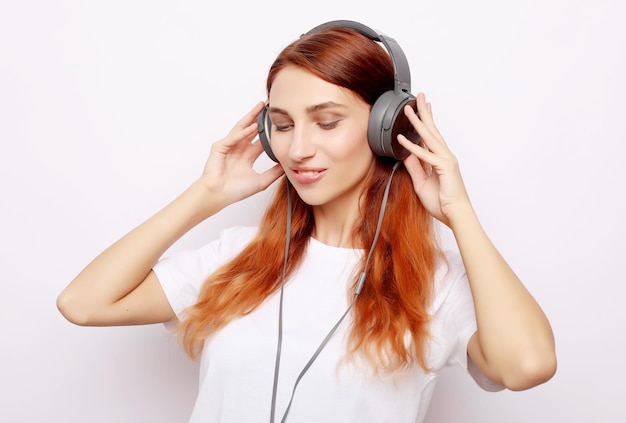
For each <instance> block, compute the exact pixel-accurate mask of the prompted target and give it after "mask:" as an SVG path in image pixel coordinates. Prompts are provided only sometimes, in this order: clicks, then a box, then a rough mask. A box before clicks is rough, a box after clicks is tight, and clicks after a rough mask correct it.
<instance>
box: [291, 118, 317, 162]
mask: <svg viewBox="0 0 626 423" xmlns="http://www.w3.org/2000/svg"><path fill="white" fill-rule="evenodd" d="M291 133H292V138H291V143H290V144H289V157H290V158H291V159H292V160H293V161H296V162H301V161H303V160H306V159H307V158H309V157H312V156H313V155H315V150H316V147H315V144H314V143H313V141H312V139H311V134H310V133H309V131H307V129H306V128H305V127H303V126H302V125H301V126H299V127H297V126H296V127H294V129H293V131H292V132H291Z"/></svg>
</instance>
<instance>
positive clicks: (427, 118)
mask: <svg viewBox="0 0 626 423" xmlns="http://www.w3.org/2000/svg"><path fill="white" fill-rule="evenodd" d="M416 103H417V114H418V116H419V119H420V120H421V121H422V122H424V125H426V127H427V128H428V130H429V131H430V132H431V133H432V134H433V135H435V137H436V138H437V140H438V141H440V142H441V143H443V144H445V143H446V141H445V139H444V138H443V136H441V133H440V132H439V128H437V125H435V120H434V118H433V108H432V105H431V104H430V103H427V102H426V95H425V94H424V93H419V94H418V95H417V100H416Z"/></svg>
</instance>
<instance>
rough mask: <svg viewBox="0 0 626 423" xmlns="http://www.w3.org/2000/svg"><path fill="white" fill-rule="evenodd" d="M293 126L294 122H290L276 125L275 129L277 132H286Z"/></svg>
mask: <svg viewBox="0 0 626 423" xmlns="http://www.w3.org/2000/svg"><path fill="white" fill-rule="evenodd" d="M292 127H293V124H288V125H276V124H275V125H274V130H275V131H277V132H286V131H288V130H290V129H291V128H292Z"/></svg>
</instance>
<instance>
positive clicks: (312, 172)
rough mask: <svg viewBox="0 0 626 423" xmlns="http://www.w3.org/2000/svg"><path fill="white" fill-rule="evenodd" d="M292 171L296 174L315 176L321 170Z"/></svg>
mask: <svg viewBox="0 0 626 423" xmlns="http://www.w3.org/2000/svg"><path fill="white" fill-rule="evenodd" d="M294 172H295V173H296V174H298V175H301V176H307V177H312V176H317V175H319V174H320V173H322V171H321V170H294Z"/></svg>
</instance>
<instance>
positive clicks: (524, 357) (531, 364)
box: [398, 94, 556, 390]
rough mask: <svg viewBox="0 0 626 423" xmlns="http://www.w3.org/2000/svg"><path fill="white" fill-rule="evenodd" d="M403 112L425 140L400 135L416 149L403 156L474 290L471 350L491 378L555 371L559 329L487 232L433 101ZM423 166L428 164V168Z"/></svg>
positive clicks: (523, 379) (534, 377) (516, 380)
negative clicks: (451, 236)
mask: <svg viewBox="0 0 626 423" xmlns="http://www.w3.org/2000/svg"><path fill="white" fill-rule="evenodd" d="M417 106H418V113H419V118H418V116H417V115H416V114H415V113H414V111H413V110H412V109H411V108H410V107H407V108H406V109H405V113H406V115H407V117H408V118H409V120H410V121H411V123H412V124H413V126H414V127H415V128H416V130H417V131H418V132H419V134H420V135H421V136H422V139H423V140H424V143H425V144H426V146H427V147H428V148H424V147H422V146H417V145H414V144H412V143H411V142H410V141H408V140H407V139H406V138H404V137H403V136H399V137H398V139H399V142H400V143H401V144H402V145H403V146H404V147H405V148H407V149H408V150H409V151H410V152H411V153H412V154H411V155H410V156H409V157H408V158H406V159H405V161H404V164H405V166H406V168H407V170H408V171H409V173H410V174H411V178H412V179H413V185H414V187H415V192H416V193H417V195H418V196H419V198H420V200H421V201H422V203H423V204H424V206H425V207H426V208H427V209H428V210H429V212H430V213H431V214H432V215H433V216H434V217H435V218H437V219H438V220H440V221H441V222H443V223H444V224H446V225H447V226H448V227H450V229H452V232H453V234H454V237H455V239H456V242H457V245H458V247H459V251H460V253H461V257H462V259H463V264H464V266H465V269H466V271H467V276H468V279H469V283H470V288H471V290H472V296H473V299H474V306H475V310H476V322H477V327H478V330H477V331H476V333H475V334H474V335H473V336H472V338H471V339H470V342H469V345H468V354H469V356H470V357H471V359H472V361H473V362H474V363H475V364H476V365H477V367H478V368H479V369H480V370H481V371H482V372H483V373H484V374H485V375H486V376H487V377H488V378H489V379H490V380H492V381H493V382H496V383H498V384H500V385H502V386H505V387H507V388H509V389H512V390H522V389H527V388H531V387H533V386H536V385H538V384H540V383H543V382H545V381H547V380H549V379H550V378H551V377H552V376H553V374H554V372H555V371H556V355H555V346H554V337H553V334H552V329H551V326H550V323H549V322H548V319H547V318H546V316H545V314H544V313H543V310H542V309H541V307H540V306H539V305H538V304H537V302H536V301H535V299H534V298H533V297H532V295H531V294H530V293H529V292H528V290H527V289H526V288H525V286H524V285H523V283H522V282H521V281H520V280H519V278H518V277H517V276H516V274H515V273H514V272H513V270H511V268H510V267H509V265H508V264H507V263H506V261H505V260H504V259H503V257H502V256H501V255H500V253H499V252H498V250H497V249H496V248H495V246H494V245H493V244H492V243H491V241H490V240H489V238H488V236H487V234H486V233H485V231H484V230H483V228H482V226H481V225H480V222H479V220H478V218H477V216H476V214H475V213H474V210H473V208H472V206H471V203H470V200H469V197H468V195H467V192H466V190H465V186H464V184H463V181H462V178H461V174H460V171H459V167H458V163H457V161H456V158H455V157H454V156H453V155H452V153H451V152H450V150H449V149H448V147H447V145H446V143H445V141H444V139H443V137H442V136H441V134H440V133H439V131H438V129H437V128H436V126H435V124H434V121H433V117H432V110H431V106H430V104H428V103H426V102H425V98H424V95H423V94H420V95H419V96H418V99H417ZM425 167H426V169H425Z"/></svg>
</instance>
